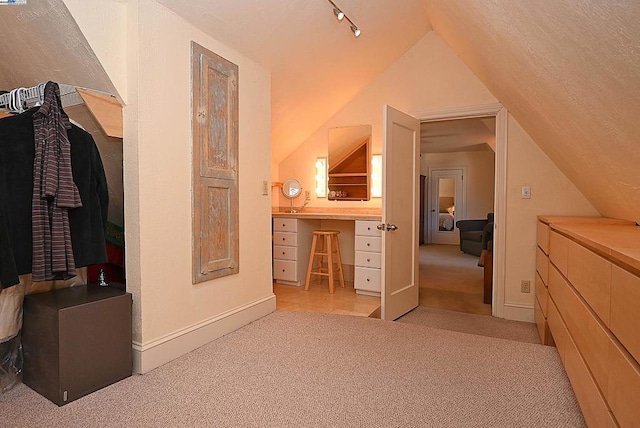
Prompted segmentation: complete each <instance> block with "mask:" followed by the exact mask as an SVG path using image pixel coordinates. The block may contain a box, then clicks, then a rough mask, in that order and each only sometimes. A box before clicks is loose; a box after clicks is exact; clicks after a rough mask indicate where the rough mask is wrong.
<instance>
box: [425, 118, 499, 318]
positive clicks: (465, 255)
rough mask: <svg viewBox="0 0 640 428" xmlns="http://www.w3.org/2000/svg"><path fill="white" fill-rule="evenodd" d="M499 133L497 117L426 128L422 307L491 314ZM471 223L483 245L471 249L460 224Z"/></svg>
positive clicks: (436, 123) (427, 124)
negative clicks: (474, 222) (464, 242)
mask: <svg viewBox="0 0 640 428" xmlns="http://www.w3.org/2000/svg"><path fill="white" fill-rule="evenodd" d="M495 129H496V118H495V116H487V117H477V118H464V119H448V120H437V121H423V122H422V123H421V130H420V143H421V144H420V155H421V159H420V175H421V177H420V180H421V190H420V198H421V201H420V236H419V242H420V305H421V306H426V307H432V308H439V309H445V310H451V311H458V312H466V313H474V314H485V315H491V300H490V296H491V286H492V283H491V281H492V272H491V269H492V265H493V264H492V261H491V260H490V258H489V251H490V250H489V249H488V248H487V247H488V246H489V245H490V244H488V243H489V241H490V240H491V232H490V229H491V227H492V224H491V225H490V226H487V224H488V223H489V221H488V220H487V215H488V214H489V213H493V212H494V203H495V201H494V194H495V164H496V162H495V159H496V158H495V148H496V130H495ZM470 219H472V220H479V221H478V222H477V225H474V227H476V228H478V229H479V230H478V232H477V233H475V234H472V235H474V236H476V237H477V238H478V239H479V241H477V242H471V243H470V247H469V248H467V245H464V246H461V245H460V229H459V227H458V225H460V224H458V225H456V223H458V222H459V221H461V220H470ZM483 221H484V222H483ZM482 223H484V224H482ZM491 223H492V221H491ZM463 228H464V226H463ZM485 228H486V229H487V231H486V232H485V231H484V229H485ZM463 248H464V250H465V251H462V249H463ZM485 277H486V278H487V279H486V280H485ZM487 281H489V283H488V284H487ZM487 292H488V296H487V295H486V294H487ZM487 297H489V299H487ZM487 301H488V303H487Z"/></svg>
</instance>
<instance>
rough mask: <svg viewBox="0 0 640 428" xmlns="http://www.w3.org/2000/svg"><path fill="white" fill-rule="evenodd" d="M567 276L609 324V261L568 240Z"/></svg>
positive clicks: (604, 321) (605, 322) (603, 320)
mask: <svg viewBox="0 0 640 428" xmlns="http://www.w3.org/2000/svg"><path fill="white" fill-rule="evenodd" d="M568 270H569V275H568V276H567V278H568V279H569V282H571V285H573V287H574V288H575V289H576V290H578V292H579V293H580V295H581V296H582V297H583V298H584V300H586V301H587V303H588V304H589V306H591V308H592V309H593V310H594V312H595V313H596V314H598V316H599V317H600V319H601V320H602V322H603V323H604V324H605V325H606V326H608V325H609V310H610V305H611V297H610V296H611V295H610V287H611V262H609V261H608V260H605V259H603V258H602V257H600V256H599V255H597V254H596V253H594V252H592V251H590V250H588V249H586V248H585V247H583V246H581V245H578V244H577V243H575V242H573V241H569V248H568Z"/></svg>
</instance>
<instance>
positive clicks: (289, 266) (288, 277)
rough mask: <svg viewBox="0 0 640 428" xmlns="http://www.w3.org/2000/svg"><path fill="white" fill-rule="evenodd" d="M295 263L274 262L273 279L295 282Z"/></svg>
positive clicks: (296, 278)
mask: <svg viewBox="0 0 640 428" xmlns="http://www.w3.org/2000/svg"><path fill="white" fill-rule="evenodd" d="M296 272H297V262H296V261H295V260H274V261H273V279H280V280H282V281H297V280H298V275H297V274H296Z"/></svg>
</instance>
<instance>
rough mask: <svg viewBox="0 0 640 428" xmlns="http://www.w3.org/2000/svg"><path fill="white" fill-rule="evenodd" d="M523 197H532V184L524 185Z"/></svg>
mask: <svg viewBox="0 0 640 428" xmlns="http://www.w3.org/2000/svg"><path fill="white" fill-rule="evenodd" d="M522 199H531V186H522Z"/></svg>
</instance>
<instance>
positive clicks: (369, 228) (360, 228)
mask: <svg viewBox="0 0 640 428" xmlns="http://www.w3.org/2000/svg"><path fill="white" fill-rule="evenodd" d="M378 224H380V222H378V221H375V220H356V230H355V234H356V235H363V236H380V233H381V232H380V231H379V230H378V229H377V226H378Z"/></svg>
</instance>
